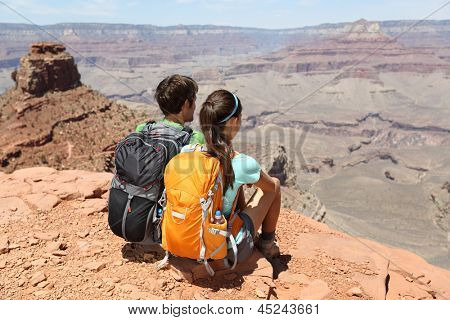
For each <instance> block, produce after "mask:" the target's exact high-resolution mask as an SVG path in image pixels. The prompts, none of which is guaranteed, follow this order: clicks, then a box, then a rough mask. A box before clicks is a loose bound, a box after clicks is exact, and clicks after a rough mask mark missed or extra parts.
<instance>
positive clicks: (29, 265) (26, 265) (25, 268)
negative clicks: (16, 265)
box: [22, 261, 32, 270]
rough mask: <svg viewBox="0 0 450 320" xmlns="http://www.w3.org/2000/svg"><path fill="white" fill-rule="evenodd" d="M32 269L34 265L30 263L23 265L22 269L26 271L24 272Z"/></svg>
mask: <svg viewBox="0 0 450 320" xmlns="http://www.w3.org/2000/svg"><path fill="white" fill-rule="evenodd" d="M31 267H32V264H31V263H30V262H28V261H27V262H25V263H24V264H23V265H22V268H23V269H24V270H28V269H30V268H31Z"/></svg>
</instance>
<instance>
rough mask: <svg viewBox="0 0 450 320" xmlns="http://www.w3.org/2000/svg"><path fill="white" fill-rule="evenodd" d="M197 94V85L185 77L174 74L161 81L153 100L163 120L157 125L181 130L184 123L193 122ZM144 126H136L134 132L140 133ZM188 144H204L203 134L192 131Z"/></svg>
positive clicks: (143, 124)
mask: <svg viewBox="0 0 450 320" xmlns="http://www.w3.org/2000/svg"><path fill="white" fill-rule="evenodd" d="M197 92H198V86H197V83H196V82H195V81H194V80H193V79H192V78H189V77H186V76H182V75H178V74H175V75H172V76H169V77H167V78H165V79H164V80H163V81H161V82H160V84H159V85H158V87H157V88H156V92H155V99H156V101H157V102H158V105H159V108H160V109H161V111H162V112H163V114H164V119H163V120H161V121H159V123H162V124H164V125H167V126H171V127H174V128H177V129H180V131H181V130H183V127H184V124H185V123H186V122H192V121H193V120H194V111H195V107H196V106H195V100H196V94H197ZM145 125H146V124H145V123H142V124H140V125H138V126H137V127H136V132H141V131H142V129H143V128H144V127H145ZM189 143H190V144H196V143H198V144H204V143H205V137H204V136H203V133H201V132H200V131H197V130H193V133H192V135H191V139H190V141H189Z"/></svg>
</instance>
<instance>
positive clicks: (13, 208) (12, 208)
mask: <svg viewBox="0 0 450 320" xmlns="http://www.w3.org/2000/svg"><path fill="white" fill-rule="evenodd" d="M17 209H18V208H17V207H16V206H12V207H10V208H9V210H11V212H16V211H17Z"/></svg>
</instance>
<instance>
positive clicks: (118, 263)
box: [114, 260, 123, 267]
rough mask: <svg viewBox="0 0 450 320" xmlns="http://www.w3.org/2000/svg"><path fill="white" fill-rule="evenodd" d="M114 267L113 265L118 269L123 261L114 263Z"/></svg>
mask: <svg viewBox="0 0 450 320" xmlns="http://www.w3.org/2000/svg"><path fill="white" fill-rule="evenodd" d="M114 265H115V266H116V267H120V266H121V265H123V261H122V260H117V261H114Z"/></svg>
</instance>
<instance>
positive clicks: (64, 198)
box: [0, 167, 450, 300]
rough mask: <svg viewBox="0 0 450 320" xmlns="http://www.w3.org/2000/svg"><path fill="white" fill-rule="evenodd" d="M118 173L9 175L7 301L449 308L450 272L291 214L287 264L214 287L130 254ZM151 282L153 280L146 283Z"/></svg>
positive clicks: (2, 293) (3, 276)
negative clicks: (110, 210)
mask: <svg viewBox="0 0 450 320" xmlns="http://www.w3.org/2000/svg"><path fill="white" fill-rule="evenodd" d="M111 176H112V175H111V174H110V173H95V172H88V171H80V170H66V171H57V170H55V169H53V168H48V167H35V168H27V169H21V170H17V171H15V172H13V173H12V174H4V173H0V198H1V201H0V228H1V230H3V233H2V235H0V297H1V298H2V299H200V300H204V299H221V300H232V299H255V300H256V299H261V300H263V299H264V300H265V299H270V300H276V299H280V300H282V299H449V298H450V296H449V294H450V272H449V271H447V270H444V269H441V268H438V267H435V266H432V265H430V264H428V263H427V262H425V261H424V260H423V259H422V258H420V257H418V256H416V255H414V254H412V253H410V252H408V251H406V250H402V249H397V248H389V247H386V246H383V245H381V244H379V243H376V242H373V241H369V240H366V239H362V238H356V237H351V236H349V235H347V234H344V233H340V232H337V231H335V230H332V229H330V228H329V227H327V226H326V225H325V224H322V223H319V222H316V221H313V220H311V219H309V218H306V217H304V216H302V215H300V214H298V213H297V212H293V211H290V210H286V209H283V210H282V212H281V216H280V223H279V228H278V232H277V237H278V238H279V243H280V246H281V257H280V258H279V259H277V260H274V261H271V263H269V261H267V260H266V259H264V258H263V257H262V256H261V254H260V253H259V252H258V251H255V252H254V254H253V256H252V257H251V259H250V260H249V261H248V262H247V263H246V264H244V265H240V266H238V268H237V269H236V270H234V271H232V272H230V271H225V270H217V269H216V270H217V271H218V272H217V276H216V277H215V278H213V279H209V277H208V276H207V274H206V271H205V269H204V267H203V266H202V265H197V264H196V263H194V262H192V261H188V260H183V259H179V258H178V259H172V260H171V265H170V267H169V268H166V269H162V270H159V271H156V270H155V268H154V267H155V265H156V264H157V263H158V261H159V260H161V259H162V258H163V256H164V253H163V252H162V251H161V250H160V249H158V248H151V247H148V248H144V247H141V246H132V245H129V244H125V243H124V241H123V240H122V239H121V238H118V237H116V236H114V235H113V234H112V232H111V231H110V230H109V229H108V227H107V225H108V224H107V213H106V210H107V200H106V199H107V196H108V187H109V182H110V179H111ZM143 275H145V276H143Z"/></svg>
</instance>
